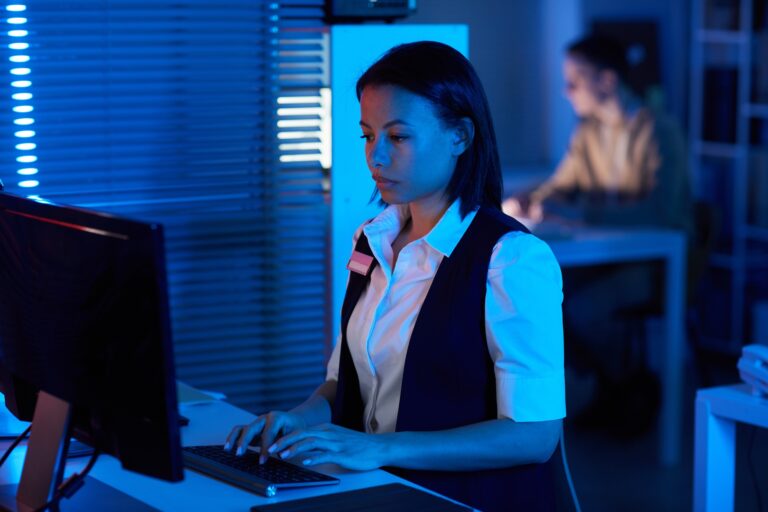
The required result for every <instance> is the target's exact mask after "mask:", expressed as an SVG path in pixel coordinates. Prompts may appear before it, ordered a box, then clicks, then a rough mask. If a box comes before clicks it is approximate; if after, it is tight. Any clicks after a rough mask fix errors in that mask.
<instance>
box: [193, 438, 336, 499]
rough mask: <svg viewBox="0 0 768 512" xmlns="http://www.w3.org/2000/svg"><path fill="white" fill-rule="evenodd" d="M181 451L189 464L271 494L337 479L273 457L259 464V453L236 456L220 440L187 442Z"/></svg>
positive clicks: (259, 492) (330, 482) (249, 488)
mask: <svg viewBox="0 0 768 512" xmlns="http://www.w3.org/2000/svg"><path fill="white" fill-rule="evenodd" d="M183 451H184V462H185V463H186V466H187V467H188V468H190V469H194V470H195V471H199V472H201V473H204V474H206V475H209V476H212V477H215V478H218V479H220V480H224V481H225V482H227V483H230V484H232V485H235V486H237V487H240V488H243V489H246V490H248V491H251V492H255V493H257V494H261V495H262V496H267V497H270V496H274V495H275V494H276V493H277V490H278V489H285V488H291V487H306V486H310V485H331V484H337V483H339V479H338V478H334V477H332V476H328V475H324V474H322V473H318V472H317V471H312V470H311V469H306V468H302V467H299V466H297V465H295V464H291V463H290V462H286V461H284V460H280V459H276V458H274V457H270V458H269V459H267V461H266V462H265V463H264V464H259V454H258V453H255V452H252V451H246V452H245V454H243V455H240V456H236V455H235V454H234V453H233V452H229V451H224V448H223V446H222V445H220V444H217V445H211V446H187V447H185V448H184V449H183Z"/></svg>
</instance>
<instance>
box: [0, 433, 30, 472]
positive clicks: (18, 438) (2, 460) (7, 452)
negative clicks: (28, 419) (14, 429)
mask: <svg viewBox="0 0 768 512" xmlns="http://www.w3.org/2000/svg"><path fill="white" fill-rule="evenodd" d="M31 430H32V424H31V423H30V424H29V426H28V427H27V429H26V430H25V431H24V432H22V433H21V434H19V435H18V436H16V439H14V440H13V442H12V443H11V446H9V447H8V449H7V450H5V453H4V454H3V456H2V457H0V466H2V465H3V464H5V461H6V460H7V459H8V457H10V456H11V452H13V450H14V449H15V448H16V447H17V446H19V443H20V442H22V441H23V440H24V439H26V438H27V436H28V435H29V432H30V431H31Z"/></svg>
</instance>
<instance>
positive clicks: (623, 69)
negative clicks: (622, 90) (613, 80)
mask: <svg viewBox="0 0 768 512" xmlns="http://www.w3.org/2000/svg"><path fill="white" fill-rule="evenodd" d="M566 53H567V54H568V55H570V56H573V57H577V58H581V59H583V60H585V61H587V62H588V63H589V64H592V65H593V66H595V67H596V68H597V70H598V71H613V72H614V73H616V75H617V76H618V78H619V80H620V81H621V82H622V83H623V84H625V85H626V84H627V78H628V75H629V62H628V61H627V48H626V46H625V45H624V44H623V43H621V42H619V41H617V40H616V39H613V38H610V37H607V36H598V35H590V36H587V37H585V38H583V39H579V40H578V41H575V42H573V43H571V44H570V45H568V48H567V50H566Z"/></svg>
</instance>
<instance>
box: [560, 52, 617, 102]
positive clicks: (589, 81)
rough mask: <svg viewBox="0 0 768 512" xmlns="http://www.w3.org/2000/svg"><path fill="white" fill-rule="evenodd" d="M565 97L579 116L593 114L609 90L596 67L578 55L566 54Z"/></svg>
mask: <svg viewBox="0 0 768 512" xmlns="http://www.w3.org/2000/svg"><path fill="white" fill-rule="evenodd" d="M563 75H564V77H565V97H566V98H568V101H569V102H571V106H573V110H574V111H575V112H576V115H578V116H579V117H589V116H591V115H593V114H594V113H595V112H596V111H597V109H598V107H599V106H600V105H601V104H602V103H603V101H604V100H605V98H606V97H607V96H608V95H609V93H610V91H609V90H607V89H606V85H607V84H606V83H605V79H604V77H603V76H602V74H601V73H600V72H599V71H598V70H597V68H596V67H595V66H594V65H592V64H590V63H589V62H586V61H585V60H583V59H580V58H578V57H571V56H568V57H566V58H565V62H564V63H563Z"/></svg>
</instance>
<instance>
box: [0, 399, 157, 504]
mask: <svg viewBox="0 0 768 512" xmlns="http://www.w3.org/2000/svg"><path fill="white" fill-rule="evenodd" d="M70 413H71V405H70V404H69V403H68V402H65V401H64V400H61V399H59V398H57V397H55V396H53V395H50V394H48V393H46V392H44V391H41V392H40V393H39V395H38V397H37V404H36V406H35V414H34V417H33V420H32V432H31V434H30V436H29V442H28V444H27V454H26V457H25V458H24V467H23V469H22V472H21V481H20V482H19V484H18V485H2V486H0V510H8V511H14V512H33V511H34V510H37V509H39V508H40V507H42V506H43V505H45V504H46V503H48V502H49V501H50V500H51V499H52V498H53V497H54V494H55V491H56V488H57V487H58V485H59V484H60V483H61V481H62V478H63V476H64V467H65V465H66V459H67V458H66V454H67V449H68V447H69V435H70ZM106 505H108V506H109V510H114V511H118V510H120V511H122V510H126V511H128V510H131V511H134V510H135V511H156V510H157V509H155V508H153V507H150V506H149V505H147V504H146V503H143V502H141V501H139V500H137V499H135V498H132V497H130V496H128V495H127V494H125V493H123V492H121V491H118V490H117V489H115V488H113V487H110V486H109V485H107V484H104V483H102V482H99V481H98V480H96V479H94V478H86V479H85V485H84V486H83V487H82V488H81V489H80V490H78V491H77V492H76V493H75V494H74V496H72V498H70V499H66V498H64V499H62V500H61V501H60V503H59V507H58V509H59V510H62V511H79V510H83V511H92V510H100V509H103V507H104V506H106ZM53 510H57V509H55V508H54V509H53Z"/></svg>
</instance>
